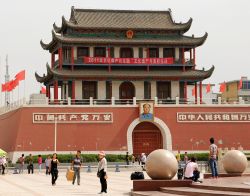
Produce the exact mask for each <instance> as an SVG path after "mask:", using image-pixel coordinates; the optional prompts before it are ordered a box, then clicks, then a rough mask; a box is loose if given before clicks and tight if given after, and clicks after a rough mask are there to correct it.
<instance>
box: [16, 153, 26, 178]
mask: <svg viewBox="0 0 250 196" xmlns="http://www.w3.org/2000/svg"><path fill="white" fill-rule="evenodd" d="M24 161H25V158H24V154H22V156H21V157H20V158H19V159H18V162H19V174H21V173H23V169H24Z"/></svg>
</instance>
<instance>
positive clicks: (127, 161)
mask: <svg viewBox="0 0 250 196" xmlns="http://www.w3.org/2000/svg"><path fill="white" fill-rule="evenodd" d="M125 158H126V164H127V165H129V155H128V152H127V153H126V157H125Z"/></svg>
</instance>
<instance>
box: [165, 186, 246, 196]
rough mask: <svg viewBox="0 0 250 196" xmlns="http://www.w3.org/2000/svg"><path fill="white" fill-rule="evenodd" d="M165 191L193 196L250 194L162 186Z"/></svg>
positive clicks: (237, 195) (240, 195) (242, 195)
mask: <svg viewBox="0 0 250 196" xmlns="http://www.w3.org/2000/svg"><path fill="white" fill-rule="evenodd" d="M161 191H162V192H164V193H170V194H177V195H178V194H179V195H191V196H244V195H248V196H249V195H250V194H249V193H244V192H232V191H220V190H207V189H198V188H192V187H164V188H161Z"/></svg>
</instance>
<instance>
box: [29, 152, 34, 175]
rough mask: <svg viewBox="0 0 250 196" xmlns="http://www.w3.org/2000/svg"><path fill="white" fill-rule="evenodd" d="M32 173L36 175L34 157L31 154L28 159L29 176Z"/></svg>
mask: <svg viewBox="0 0 250 196" xmlns="http://www.w3.org/2000/svg"><path fill="white" fill-rule="evenodd" d="M30 172H31V173H32V174H33V173H34V165H33V157H32V155H31V154H30V156H29V157H28V174H30Z"/></svg>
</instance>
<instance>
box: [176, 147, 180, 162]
mask: <svg viewBox="0 0 250 196" xmlns="http://www.w3.org/2000/svg"><path fill="white" fill-rule="evenodd" d="M176 160H177V162H178V164H179V163H180V161H181V153H180V150H178V152H177V154H176Z"/></svg>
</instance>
